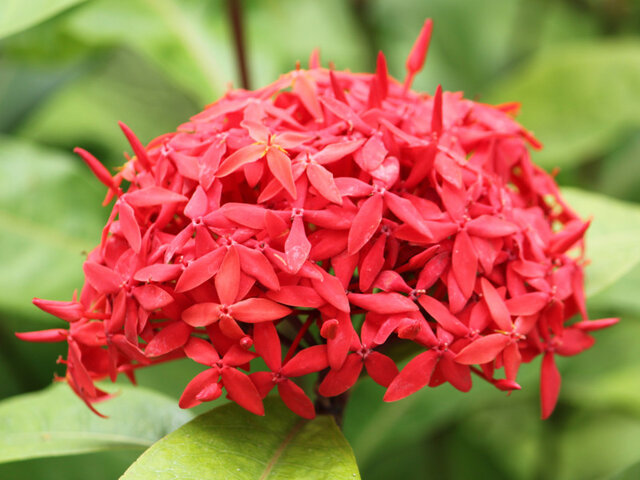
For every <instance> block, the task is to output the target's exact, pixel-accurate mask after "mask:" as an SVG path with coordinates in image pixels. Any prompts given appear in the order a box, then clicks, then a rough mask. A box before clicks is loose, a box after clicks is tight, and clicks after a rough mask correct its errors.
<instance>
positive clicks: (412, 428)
mask: <svg viewBox="0 0 640 480" xmlns="http://www.w3.org/2000/svg"><path fill="white" fill-rule="evenodd" d="M537 375H538V367H537V365H532V364H527V365H523V366H522V369H521V371H520V374H519V377H518V381H519V382H520V384H521V385H523V387H524V391H522V392H514V393H513V395H511V396H510V397H507V396H506V395H504V394H503V393H502V392H500V391H498V390H496V388H495V387H493V386H492V385H490V384H488V383H487V382H485V381H483V380H481V379H479V378H477V377H474V378H473V389H472V391H471V392H470V393H467V394H463V393H461V392H459V391H458V390H455V389H454V388H453V387H451V386H450V385H448V384H446V385H442V386H440V387H438V388H423V389H422V390H420V391H418V392H416V393H414V394H413V395H410V396H409V397H407V398H404V399H402V400H400V401H398V402H392V403H386V402H383V401H382V395H383V393H384V388H382V387H380V386H379V385H378V384H376V383H375V382H373V380H371V379H370V378H369V377H364V378H362V379H361V380H360V381H359V382H358V383H357V384H356V388H355V390H354V391H353V392H352V393H351V397H350V399H349V403H348V404H347V409H346V411H345V420H344V422H345V423H344V433H345V436H346V437H347V439H348V440H349V442H350V443H351V445H352V446H353V450H354V452H355V454H356V458H357V459H358V463H359V464H360V465H361V468H363V474H364V471H365V469H369V464H370V463H371V464H373V465H375V464H376V463H378V462H379V460H378V457H379V456H381V455H384V454H385V452H386V448H387V445H388V444H389V443H392V444H394V445H396V446H398V445H406V446H409V445H411V444H413V443H415V442H417V441H419V439H420V438H425V437H426V436H429V435H431V434H432V433H433V432H436V431H438V430H439V429H442V428H446V425H448V424H451V423H454V422H456V421H458V420H460V419H463V421H464V419H465V418H467V417H469V416H472V415H474V414H475V412H476V411H481V410H482V409H484V408H486V407H487V405H500V406H504V407H505V408H506V407H507V406H508V405H510V404H511V403H512V402H514V401H516V400H518V399H527V400H526V401H528V402H529V405H533V410H532V412H533V415H534V416H537V415H538V408H537V404H536V403H535V402H537V397H535V396H536V395H537V390H536V386H537ZM532 398H535V400H531V399H532Z"/></svg>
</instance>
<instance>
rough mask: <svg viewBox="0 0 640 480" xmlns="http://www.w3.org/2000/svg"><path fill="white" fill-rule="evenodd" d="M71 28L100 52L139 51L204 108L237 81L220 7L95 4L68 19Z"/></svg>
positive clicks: (152, 1)
mask: <svg viewBox="0 0 640 480" xmlns="http://www.w3.org/2000/svg"><path fill="white" fill-rule="evenodd" d="M68 27H69V33H70V34H71V35H73V36H75V37H77V38H79V39H82V40H83V41H85V42H87V43H88V44H91V45H94V46H96V47H105V46H106V47H125V48H127V49H130V50H133V51H135V52H136V53H137V54H138V55H140V56H141V57H143V58H144V59H145V60H146V61H148V62H150V63H151V64H153V65H154V66H155V67H157V68H158V69H160V70H162V71H163V72H164V73H165V74H166V75H167V77H168V78H171V79H172V80H173V82H174V83H175V84H176V85H180V86H182V87H183V89H184V90H185V91H186V92H188V93H189V94H190V95H191V96H193V97H194V98H197V99H198V101H199V102H201V103H203V104H204V103H209V102H212V101H213V100H214V99H215V98H216V97H217V96H218V95H220V94H222V93H223V92H224V91H225V85H226V84H227V82H229V81H230V80H231V79H232V78H233V73H232V72H234V69H235V66H234V62H233V56H232V52H231V48H230V47H229V38H230V37H229V34H228V31H227V30H228V28H229V27H228V25H227V12H226V9H225V8H223V6H222V4H220V2H208V1H202V0H188V1H182V0H181V1H177V0H137V1H129V0H94V1H92V2H91V3H90V4H88V5H87V6H86V7H85V8H83V9H81V10H78V11H77V12H76V13H75V14H74V15H71V16H70V18H69V22H68ZM120 73H121V74H123V72H120Z"/></svg>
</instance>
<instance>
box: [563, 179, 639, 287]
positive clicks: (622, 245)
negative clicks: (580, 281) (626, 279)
mask: <svg viewBox="0 0 640 480" xmlns="http://www.w3.org/2000/svg"><path fill="white" fill-rule="evenodd" d="M562 193H563V196H564V197H565V199H566V200H567V202H568V203H569V205H570V206H571V207H573V208H574V209H575V210H576V211H577V212H578V213H579V214H580V215H582V216H583V218H588V217H593V221H592V223H591V226H590V227H589V229H588V230H587V239H586V247H587V250H586V251H587V258H589V260H590V262H591V263H590V264H589V266H588V267H587V268H586V269H585V274H586V286H585V290H586V294H587V296H591V295H594V294H595V293H597V292H599V291H600V290H602V289H604V288H605V287H607V286H608V285H611V284H612V283H613V282H615V281H616V280H618V279H619V278H621V277H622V276H623V275H625V274H626V273H627V272H629V271H630V270H631V269H632V268H633V267H634V265H636V264H637V263H638V262H639V261H640V241H638V239H639V238H640V207H638V206H636V205H634V204H630V203H626V202H621V201H619V200H614V199H613V198H609V197H605V196H603V195H598V194H596V193H589V192H585V191H583V190H579V189H576V188H564V189H563V190H562Z"/></svg>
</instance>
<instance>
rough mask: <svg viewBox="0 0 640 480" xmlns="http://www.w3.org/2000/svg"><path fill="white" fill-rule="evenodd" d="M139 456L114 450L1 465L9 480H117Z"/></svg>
mask: <svg viewBox="0 0 640 480" xmlns="http://www.w3.org/2000/svg"><path fill="white" fill-rule="evenodd" d="M139 455H140V450H137V449H135V450H112V451H104V452H97V453H88V454H82V455H76V456H74V457H73V458H69V457H44V458H34V459H30V460H22V461H19V462H10V463H2V464H0V478H2V479H6V480H26V479H34V480H35V479H37V480H87V479H90V480H114V479H115V478H119V477H120V475H122V473H123V472H124V471H125V470H126V469H127V467H128V466H129V465H131V464H132V463H133V462H134V461H135V459H136V458H137V457H138V456H139Z"/></svg>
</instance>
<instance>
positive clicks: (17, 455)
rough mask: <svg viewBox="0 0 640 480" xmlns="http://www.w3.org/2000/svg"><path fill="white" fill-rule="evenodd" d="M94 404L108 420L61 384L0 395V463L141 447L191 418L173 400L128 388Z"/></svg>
mask: <svg viewBox="0 0 640 480" xmlns="http://www.w3.org/2000/svg"><path fill="white" fill-rule="evenodd" d="M111 390H113V388H111ZM99 408H100V410H102V411H103V413H104V414H105V415H108V416H109V419H104V418H100V417H98V416H96V415H94V414H93V413H92V412H90V411H89V409H87V407H86V405H84V404H83V403H82V401H81V400H80V399H78V398H77V397H76V396H75V395H74V394H73V392H72V391H71V390H70V389H69V387H68V386H67V385H53V386H51V387H49V388H48V389H46V390H44V391H42V392H38V393H30V394H25V395H21V396H16V397H13V398H10V399H8V400H4V401H3V402H2V403H0V463H4V462H10V461H15V460H24V459H27V458H34V457H49V456H60V455H73V454H78V453H87V452H94V451H105V450H121V449H142V448H145V447H147V446H149V445H151V444H152V443H153V442H154V441H156V440H158V439H160V438H161V437H163V436H164V435H166V434H167V433H169V432H171V431H173V430H175V429H176V428H177V427H179V426H180V425H182V424H183V423H185V422H186V421H187V420H189V418H190V417H191V415H190V414H189V413H188V412H185V411H184V410H180V409H179V408H178V406H177V405H176V402H175V401H174V400H173V399H170V398H166V397H164V396H162V395H159V394H157V393H155V392H152V391H147V390H144V389H142V388H133V387H121V391H120V393H119V394H117V398H115V399H113V400H111V401H109V402H106V403H105V404H104V405H101V406H99Z"/></svg>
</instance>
